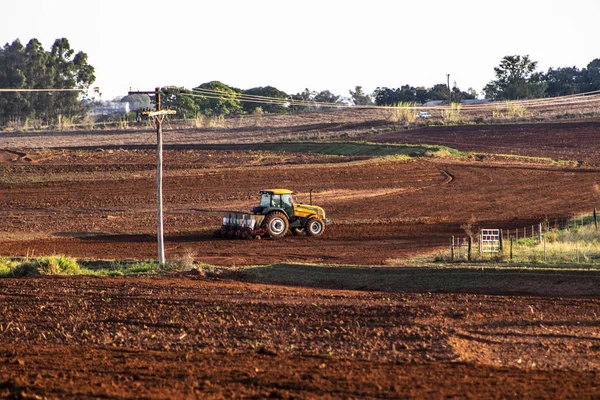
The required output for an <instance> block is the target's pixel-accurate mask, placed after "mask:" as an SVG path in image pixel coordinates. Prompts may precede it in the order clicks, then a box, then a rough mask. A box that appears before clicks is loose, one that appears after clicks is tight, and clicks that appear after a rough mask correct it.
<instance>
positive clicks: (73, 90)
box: [0, 88, 88, 93]
mask: <svg viewBox="0 0 600 400" xmlns="http://www.w3.org/2000/svg"><path fill="white" fill-rule="evenodd" d="M87 90H88V89H72V88H71V89H68V88H64V89H59V88H47V89H26V88H0V92H3V93H6V92H8V93H10V92H15V93H17V92H85V91H87Z"/></svg>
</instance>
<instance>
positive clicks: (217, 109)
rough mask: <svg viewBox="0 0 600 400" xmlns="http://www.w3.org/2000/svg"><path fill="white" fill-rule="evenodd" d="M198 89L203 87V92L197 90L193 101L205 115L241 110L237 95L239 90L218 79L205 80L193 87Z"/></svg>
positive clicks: (224, 113) (231, 112)
mask: <svg viewBox="0 0 600 400" xmlns="http://www.w3.org/2000/svg"><path fill="white" fill-rule="evenodd" d="M198 89H203V90H204V92H198V95H197V97H196V100H195V101H196V104H197V105H198V107H199V110H200V112H202V113H204V114H205V115H227V114H237V113H240V112H241V111H242V106H241V103H240V100H239V96H238V95H239V94H240V93H241V90H239V89H234V88H232V87H229V86H227V85H226V84H224V83H221V82H219V81H211V82H206V83H203V84H201V85H200V86H198V87H196V88H194V90H198Z"/></svg>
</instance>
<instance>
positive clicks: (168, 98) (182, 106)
mask: <svg viewBox="0 0 600 400" xmlns="http://www.w3.org/2000/svg"><path fill="white" fill-rule="evenodd" d="M162 92H163V96H162V97H161V102H162V106H163V107H164V108H171V109H173V110H175V111H177V114H175V115H176V118H180V119H186V118H195V117H196V116H197V115H198V114H199V113H200V106H199V105H198V104H197V103H196V101H195V99H194V96H192V91H191V90H189V89H185V88H178V87H175V86H169V87H166V88H163V89H162ZM154 97H155V96H154Z"/></svg>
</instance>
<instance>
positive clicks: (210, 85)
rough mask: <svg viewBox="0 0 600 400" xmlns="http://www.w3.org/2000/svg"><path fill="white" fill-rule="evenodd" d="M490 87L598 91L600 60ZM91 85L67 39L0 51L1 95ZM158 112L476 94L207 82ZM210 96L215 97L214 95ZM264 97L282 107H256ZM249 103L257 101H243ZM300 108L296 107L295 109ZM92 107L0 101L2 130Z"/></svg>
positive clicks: (500, 95) (499, 94)
mask: <svg viewBox="0 0 600 400" xmlns="http://www.w3.org/2000/svg"><path fill="white" fill-rule="evenodd" d="M494 74H495V79H493V80H491V81H490V82H489V83H488V84H487V85H486V86H485V87H484V88H483V93H482V94H483V95H484V97H485V98H486V99H490V100H519V99H532V98H542V97H555V96H564V95H571V94H578V93H586V92H591V91H595V90H600V59H595V60H593V61H591V62H590V63H589V64H588V65H587V66H586V68H583V69H579V68H577V67H575V66H573V67H561V68H550V69H549V70H548V71H547V72H540V71H537V62H536V61H533V60H531V59H530V57H529V56H528V55H525V56H520V55H512V56H505V57H504V58H503V59H502V60H501V61H500V64H499V65H498V66H497V67H495V68H494ZM94 81H95V75H94V67H92V66H91V65H89V64H88V57H87V54H86V53H83V52H81V51H79V52H77V53H76V52H75V50H73V49H71V46H70V45H69V42H68V40H67V39H66V38H62V39H57V40H56V41H55V42H54V44H53V45H52V47H51V48H50V50H49V51H46V50H45V49H44V48H43V46H42V45H41V43H40V42H39V41H38V40H37V39H32V40H30V41H29V42H28V43H27V45H26V46H23V45H22V44H21V42H20V41H19V40H18V39H17V40H15V41H14V42H12V43H7V44H6V45H5V46H4V47H3V48H0V88H18V89H21V88H23V89H29V88H30V89H36V88H45V89H46V88H55V89H61V88H78V89H88V88H89V87H90V86H91V84H92V83H93V82H94ZM164 93H165V95H164V98H163V104H164V106H165V107H171V108H173V109H176V110H177V111H178V114H177V117H178V118H193V117H195V116H198V115H207V116H211V115H228V114H252V113H256V112H264V113H270V114H277V113H289V112H304V111H313V110H318V109H320V103H328V104H333V105H335V104H339V105H360V106H369V105H376V106H396V105H398V104H406V103H409V104H426V103H427V102H431V101H438V102H449V101H450V102H461V101H464V100H467V99H475V98H477V97H478V93H477V92H476V91H475V90H474V89H472V88H469V89H468V90H466V91H463V90H461V89H460V88H459V87H457V86H456V84H454V85H453V86H452V87H449V85H447V84H444V83H439V84H436V85H434V86H433V87H430V88H426V87H422V86H416V87H415V86H412V85H409V84H406V85H403V86H400V87H398V88H388V87H378V88H376V89H375V90H374V92H373V93H370V94H368V93H365V92H364V91H363V89H362V87H361V86H355V88H354V90H349V92H348V95H346V96H340V95H337V94H334V93H332V92H331V91H329V90H323V91H320V92H317V91H313V90H309V89H305V90H304V91H302V92H299V93H296V94H288V93H285V92H284V91H282V90H279V89H277V88H275V87H273V86H265V87H255V88H251V89H239V88H235V87H231V86H228V85H226V84H224V83H222V82H219V81H212V82H206V83H202V84H200V85H198V86H197V87H196V88H194V89H193V90H189V89H185V88H176V87H170V88H165V89H164ZM210 93H219V95H211V94H210ZM261 96H262V97H268V98H273V99H280V100H281V101H266V100H265V101H264V102H263V101H260V99H261ZM248 99H257V100H256V101H248ZM115 100H117V101H123V102H129V103H130V108H131V109H133V110H137V109H141V108H147V107H151V105H152V99H151V98H150V97H149V96H147V95H128V96H124V97H121V98H118V99H115ZM294 100H295V101H298V102H301V103H295V102H293V101H294ZM91 106H93V103H92V102H91V101H90V99H87V98H85V97H84V96H82V95H80V94H78V93H76V92H72V93H66V92H65V93H60V92H54V93H52V92H50V93H39V92H38V93H24V92H19V93H0V125H6V124H7V123H9V122H11V121H20V122H21V123H22V122H24V121H26V120H28V119H37V120H40V121H42V122H43V123H46V124H51V123H53V122H56V121H57V120H60V119H61V118H78V117H82V116H84V115H85V113H86V112H87V110H88V109H89V108H90V107H91Z"/></svg>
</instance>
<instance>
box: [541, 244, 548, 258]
mask: <svg viewBox="0 0 600 400" xmlns="http://www.w3.org/2000/svg"><path fill="white" fill-rule="evenodd" d="M542 241H543V242H544V262H547V261H548V258H546V238H543V239H542Z"/></svg>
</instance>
